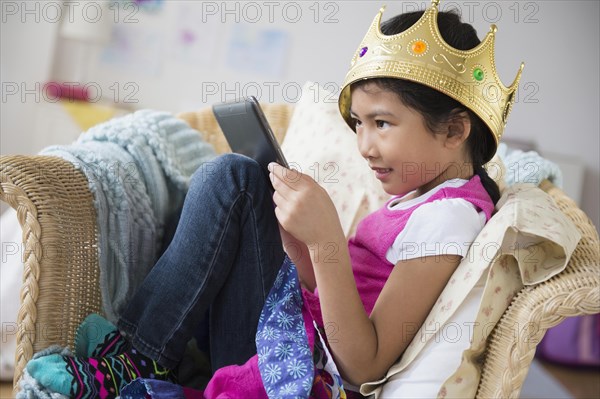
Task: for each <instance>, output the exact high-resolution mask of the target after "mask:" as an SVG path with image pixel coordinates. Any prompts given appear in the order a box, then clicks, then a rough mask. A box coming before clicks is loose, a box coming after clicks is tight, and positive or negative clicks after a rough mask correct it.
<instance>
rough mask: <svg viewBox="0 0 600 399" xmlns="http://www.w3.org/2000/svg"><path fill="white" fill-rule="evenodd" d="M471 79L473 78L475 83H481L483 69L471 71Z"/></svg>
mask: <svg viewBox="0 0 600 399" xmlns="http://www.w3.org/2000/svg"><path fill="white" fill-rule="evenodd" d="M473 77H474V78H475V80H476V81H478V82H481V81H482V80H483V77H484V73H483V69H481V68H475V69H473Z"/></svg>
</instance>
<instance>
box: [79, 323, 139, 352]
mask: <svg viewBox="0 0 600 399" xmlns="http://www.w3.org/2000/svg"><path fill="white" fill-rule="evenodd" d="M130 348H131V345H130V344H129V342H127V341H126V340H125V338H124V337H123V336H121V334H120V333H119V330H117V327H115V326H114V324H112V323H111V322H109V321H108V320H106V319H105V318H104V317H102V316H100V315H98V314H95V313H93V314H90V315H89V316H88V317H86V318H85V320H84V321H83V322H82V323H81V324H80V325H79V328H78V329H77V332H76V333H75V354H76V355H77V356H81V357H110V356H116V355H119V354H121V353H123V352H125V351H127V350H129V349H130Z"/></svg>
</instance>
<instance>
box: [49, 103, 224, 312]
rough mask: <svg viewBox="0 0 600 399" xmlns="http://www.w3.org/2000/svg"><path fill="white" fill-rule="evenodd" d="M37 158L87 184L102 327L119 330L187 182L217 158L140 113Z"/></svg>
mask: <svg viewBox="0 0 600 399" xmlns="http://www.w3.org/2000/svg"><path fill="white" fill-rule="evenodd" d="M40 154H41V155H52V156H57V157H61V158H63V159H65V160H67V161H69V162H71V163H72V164H73V165H74V166H75V168H76V169H79V170H81V171H82V172H83V173H84V174H85V176H86V177H87V179H88V181H89V188H90V191H91V193H92V195H93V197H94V205H95V208H96V214H97V225H98V233H99V235H98V237H99V238H98V239H99V242H98V245H99V262H100V289H101V293H102V305H103V310H104V312H105V315H106V317H107V319H108V320H110V321H111V322H113V323H116V321H117V319H118V317H119V315H120V313H121V312H122V310H123V309H124V306H125V305H126V304H127V303H128V302H129V300H130V298H131V297H132V295H133V294H134V293H135V291H136V289H137V287H138V286H139V284H140V283H141V282H142V280H143V279H144V277H145V276H146V274H147V273H148V271H149V270H150V269H151V268H152V266H153V265H154V264H155V262H156V260H157V259H158V255H159V254H160V250H161V244H162V239H163V235H164V231H165V225H166V224H167V222H168V220H169V218H170V217H171V216H173V215H174V214H176V213H177V212H178V211H179V210H180V208H181V206H182V204H183V199H184V197H185V194H186V193H187V189H188V186H189V180H190V177H191V175H192V174H193V173H194V171H196V169H198V167H199V166H200V165H201V164H202V163H204V162H206V161H209V160H211V159H213V158H214V157H215V156H216V153H215V151H214V149H213V147H212V146H211V145H210V144H208V143H206V142H205V141H203V139H202V137H201V135H200V134H199V132H198V131H196V130H193V129H192V128H190V127H189V126H188V125H187V124H186V123H185V122H183V121H182V120H180V119H177V118H175V117H174V116H173V115H171V114H169V113H166V112H156V111H151V110H141V111H137V112H135V113H132V114H129V115H126V116H124V117H121V118H115V119H113V120H110V121H108V122H105V123H102V124H99V125H97V126H94V127H92V128H91V129H89V130H88V131H87V132H85V133H84V134H82V135H81V136H80V137H79V138H78V140H77V141H75V142H74V143H72V144H71V145H66V146H51V147H47V148H45V149H44V150H42V151H41V152H40Z"/></svg>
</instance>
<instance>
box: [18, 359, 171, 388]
mask: <svg viewBox="0 0 600 399" xmlns="http://www.w3.org/2000/svg"><path fill="white" fill-rule="evenodd" d="M27 371H28V372H29V374H30V375H31V376H32V377H33V378H35V379H36V380H37V381H38V382H39V383H40V384H41V385H43V386H44V387H46V388H47V389H49V390H51V391H54V392H57V393H61V394H63V395H68V396H70V397H72V398H77V399H88V398H89V399H92V398H100V399H109V398H116V397H117V396H118V395H119V393H120V392H121V389H122V388H123V387H124V386H125V385H127V384H128V383H130V382H131V381H133V380H135V379H136V378H152V379H157V380H166V381H172V380H173V379H174V378H173V375H172V373H171V372H170V371H169V370H168V369H165V368H163V367H161V366H159V365H158V364H157V363H156V362H155V361H154V360H152V359H150V358H148V357H146V356H144V355H142V354H141V353H139V352H138V351H136V350H135V349H134V348H130V349H129V350H127V351H125V352H123V353H121V354H118V355H116V356H110V357H97V358H93V357H92V358H84V357H71V356H61V355H48V356H43V357H39V358H36V359H32V360H30V361H29V363H27Z"/></svg>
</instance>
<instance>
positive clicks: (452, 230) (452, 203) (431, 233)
mask: <svg viewBox="0 0 600 399" xmlns="http://www.w3.org/2000/svg"><path fill="white" fill-rule="evenodd" d="M466 182H467V180H464V179H451V180H447V181H445V182H444V183H442V184H440V185H438V186H437V187H435V188H433V189H432V190H430V191H428V192H426V193H425V194H423V195H421V196H419V197H416V198H412V199H410V200H407V201H405V202H396V201H394V202H392V203H390V204H389V205H388V209H390V210H394V209H407V208H410V207H412V206H414V205H416V204H418V203H420V202H423V201H426V200H427V199H428V198H429V197H431V196H432V195H433V194H435V193H436V192H438V191H439V190H440V189H442V188H445V187H460V186H462V185H463V184H465V183H466ZM411 194H412V193H408V194H406V195H405V196H403V197H402V198H405V197H407V196H409V195H411ZM442 221H443V224H441V222H442ZM485 222H486V218H485V213H484V212H483V211H480V212H477V209H476V208H475V206H474V205H473V204H471V203H470V202H469V201H467V200H464V199H462V198H444V199H439V200H435V201H433V202H430V203H427V204H423V205H421V206H420V207H418V208H417V209H415V211H414V212H413V213H412V214H411V215H410V217H409V218H408V221H407V222H406V226H405V227H404V229H403V230H402V231H401V232H400V233H399V234H398V236H397V237H396V239H395V240H394V243H393V244H392V246H391V247H390V248H389V249H388V250H387V252H386V259H387V260H388V261H390V262H391V263H392V264H394V265H395V264H396V263H397V262H398V261H399V260H408V259H414V258H420V257H423V256H432V255H460V256H462V257H464V256H465V255H466V254H467V251H468V250H469V247H470V246H471V243H472V242H473V240H475V238H476V237H477V235H478V234H479V232H480V231H481V229H482V228H483V226H484V225H485Z"/></svg>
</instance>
